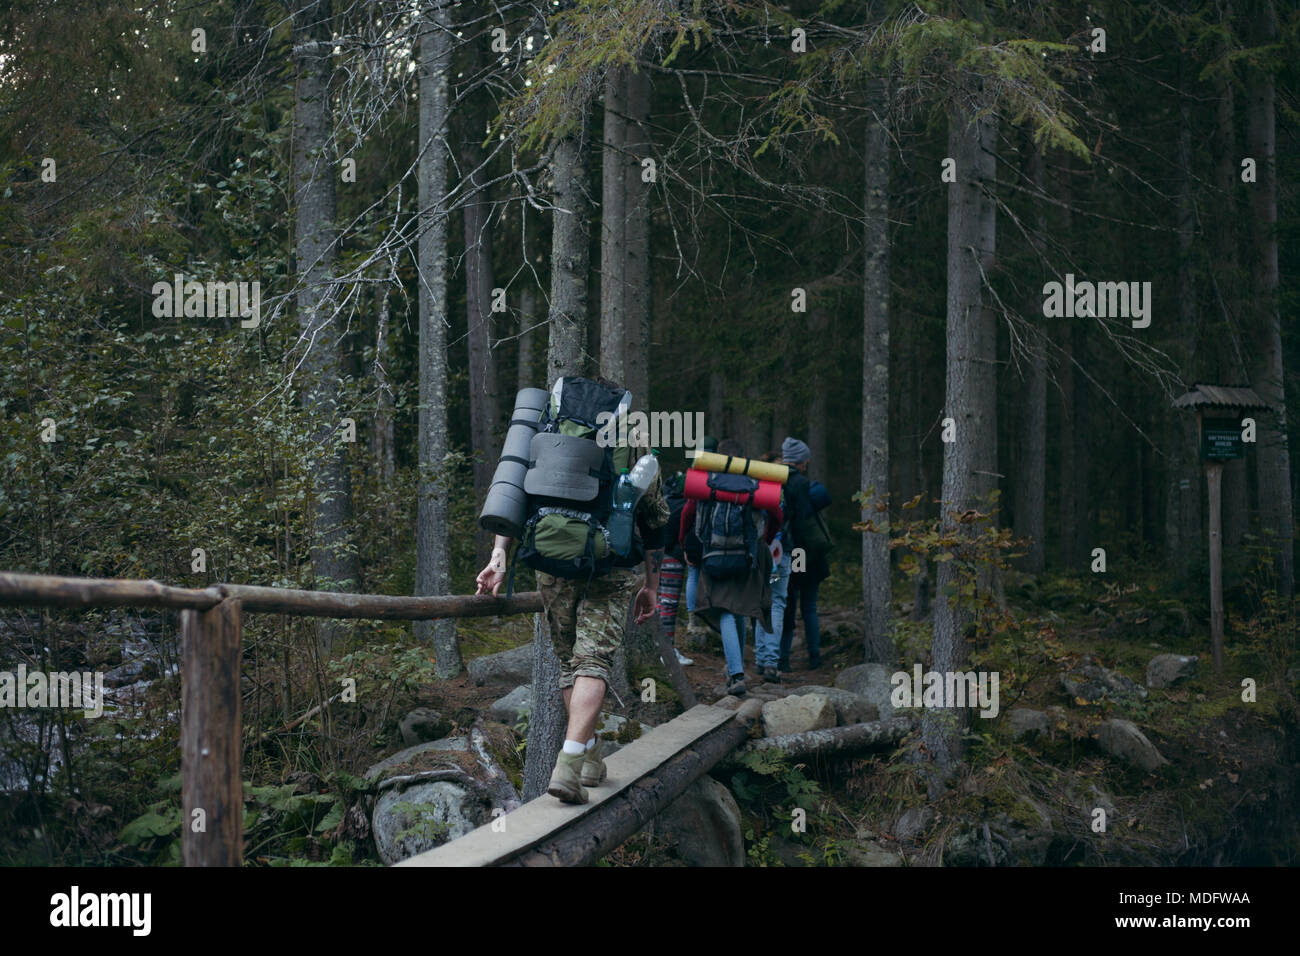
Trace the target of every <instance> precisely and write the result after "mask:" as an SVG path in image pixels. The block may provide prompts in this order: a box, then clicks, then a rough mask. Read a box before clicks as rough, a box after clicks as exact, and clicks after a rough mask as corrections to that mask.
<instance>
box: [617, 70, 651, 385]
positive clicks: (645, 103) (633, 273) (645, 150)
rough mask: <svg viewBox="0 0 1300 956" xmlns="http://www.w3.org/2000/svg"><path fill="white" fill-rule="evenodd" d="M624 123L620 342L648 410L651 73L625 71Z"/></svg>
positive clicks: (627, 374)
mask: <svg viewBox="0 0 1300 956" xmlns="http://www.w3.org/2000/svg"><path fill="white" fill-rule="evenodd" d="M624 82H625V91H626V98H625V100H624V106H625V107H626V109H627V123H626V124H625V125H624V133H623V135H624V149H625V150H626V161H625V165H624V173H623V191H624V198H623V214H624V216H625V219H624V222H625V224H626V225H625V227H624V235H623V255H624V265H623V321H624V323H625V324H624V333H623V346H624V349H625V353H624V354H625V356H626V357H625V359H624V367H625V368H626V372H625V377H626V383H625V385H626V387H627V388H628V389H630V390H631V392H632V401H633V403H634V404H635V405H636V406H637V407H638V408H644V409H646V410H649V409H650V319H651V315H650V184H649V183H648V182H646V181H645V180H644V179H643V178H642V168H641V160H643V159H645V158H647V157H649V155H650V146H651V144H650V73H649V71H648V70H645V69H641V70H636V71H627V72H625V74H624Z"/></svg>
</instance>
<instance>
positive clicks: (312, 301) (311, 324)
mask: <svg viewBox="0 0 1300 956" xmlns="http://www.w3.org/2000/svg"><path fill="white" fill-rule="evenodd" d="M331 22H332V14H331V8H330V2H329V0H319V2H315V3H305V2H304V3H301V4H298V5H297V6H296V8H295V11H294V18H293V44H294V66H295V70H296V73H297V84H296V91H295V102H294V134H293V144H294V145H293V171H294V205H295V207H296V211H297V217H296V247H295V249H294V255H295V260H296V265H297V272H298V286H299V291H298V295H297V305H298V321H299V324H300V326H301V327H302V337H303V340H304V342H305V343H306V344H305V347H306V349H307V354H306V356H305V357H304V358H303V361H302V365H301V369H300V374H301V375H302V376H303V379H304V383H303V388H302V390H301V393H300V394H301V401H302V406H303V408H304V409H305V410H306V411H307V414H308V416H309V418H310V419H311V420H312V429H313V436H312V437H313V445H314V446H315V447H316V448H317V449H318V455H319V457H318V458H315V459H314V460H313V462H312V479H313V485H314V489H315V499H316V503H315V508H316V513H315V519H314V537H313V541H312V547H311V556H312V569H313V572H314V574H315V577H316V579H317V581H319V582H323V583H324V586H325V587H327V588H334V589H339V590H347V589H349V588H353V589H355V588H356V587H357V586H358V585H359V583H360V577H361V574H360V567H359V564H358V560H357V554H356V550H355V546H354V543H353V541H352V536H351V526H352V485H351V477H350V475H349V472H348V453H347V449H348V445H347V444H346V443H344V442H343V441H342V440H341V433H340V427H339V421H340V418H341V413H342V408H341V407H340V403H339V384H340V379H341V374H342V372H341V370H342V365H343V360H342V355H341V351H342V344H341V342H342V336H343V328H342V324H341V322H340V321H339V317H338V315H337V309H336V303H335V301H334V296H333V294H332V290H331V282H332V281H333V276H334V264H335V261H336V259H337V255H338V251H337V247H336V237H335V226H334V216H335V197H334V177H335V176H336V175H337V173H336V171H335V168H334V164H333V162H332V158H331V157H332V152H331V150H332V146H331V143H332V137H333V132H334V130H333V125H334V123H333V112H332V109H331V106H330V90H329V78H330V74H331V72H332V65H331V62H330V60H331V56H332V55H333V53H332V48H331V47H330V45H329V41H330V38H331V29H330V28H331ZM318 634H319V638H320V641H321V645H322V648H323V649H324V650H325V651H326V652H328V651H329V650H330V649H331V648H332V647H333V646H334V645H335V643H336V642H337V640H338V639H339V638H341V637H342V636H343V635H345V634H346V630H345V629H344V628H343V627H342V626H341V625H339V624H337V623H336V622H322V624H321V626H320V629H319V631H318Z"/></svg>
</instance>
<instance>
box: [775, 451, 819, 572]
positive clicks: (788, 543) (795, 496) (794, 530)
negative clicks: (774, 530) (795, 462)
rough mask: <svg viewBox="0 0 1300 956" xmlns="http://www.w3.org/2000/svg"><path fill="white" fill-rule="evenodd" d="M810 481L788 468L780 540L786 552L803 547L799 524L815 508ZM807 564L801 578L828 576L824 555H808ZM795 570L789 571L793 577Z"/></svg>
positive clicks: (801, 473) (795, 470)
mask: <svg viewBox="0 0 1300 956" xmlns="http://www.w3.org/2000/svg"><path fill="white" fill-rule="evenodd" d="M811 489H812V482H811V481H810V480H809V478H808V476H807V475H805V474H804V473H803V472H801V471H799V470H798V469H797V468H795V467H794V466H791V468H790V478H789V480H788V481H787V482H786V483H785V495H786V524H785V527H784V528H783V529H782V530H783V531H784V532H785V533H784V534H783V535H782V536H781V540H782V541H783V542H784V543H785V549H786V551H787V552H792V551H793V550H794V549H795V548H799V547H803V545H802V543H801V542H800V541H799V531H798V529H799V524H800V522H802V521H803V520H804V519H805V518H810V517H812V516H813V515H814V514H816V509H815V508H813V503H812V494H811ZM807 562H808V563H807V565H806V566H805V568H804V571H803V572H802V574H805V575H807V577H806V578H803V579H802V580H806V581H824V580H825V579H826V578H828V577H829V576H830V573H831V568H830V562H828V561H827V560H826V555H824V554H819V555H811V554H810V555H808V557H807ZM795 574H796V572H793V571H792V572H791V575H790V576H791V577H792V578H793V577H795Z"/></svg>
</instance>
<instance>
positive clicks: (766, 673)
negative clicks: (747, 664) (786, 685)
mask: <svg viewBox="0 0 1300 956" xmlns="http://www.w3.org/2000/svg"><path fill="white" fill-rule="evenodd" d="M763 680H765V681H767V682H768V683H769V684H779V683H781V674H780V673H779V672H778V671H777V669H776V668H775V667H772V666H770V665H769V666H767V667H764V668H763Z"/></svg>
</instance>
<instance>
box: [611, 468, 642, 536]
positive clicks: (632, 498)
mask: <svg viewBox="0 0 1300 956" xmlns="http://www.w3.org/2000/svg"><path fill="white" fill-rule="evenodd" d="M637 464H638V465H639V464H640V462H637ZM613 497H614V501H613V506H614V510H613V511H612V512H611V513H610V516H609V546H610V547H611V548H613V549H614V553H615V554H617V555H618V556H619V557H620V558H625V557H627V555H628V552H630V551H631V550H632V522H633V516H634V515H635V513H636V503H637V501H638V500H639V499H640V498H641V489H639V488H637V486H636V485H634V484H633V483H632V476H631V474H629V473H628V470H627V469H626V468H624V469H623V471H622V473H621V474H620V475H619V476H618V483H617V484H615V485H614V496H613Z"/></svg>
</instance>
